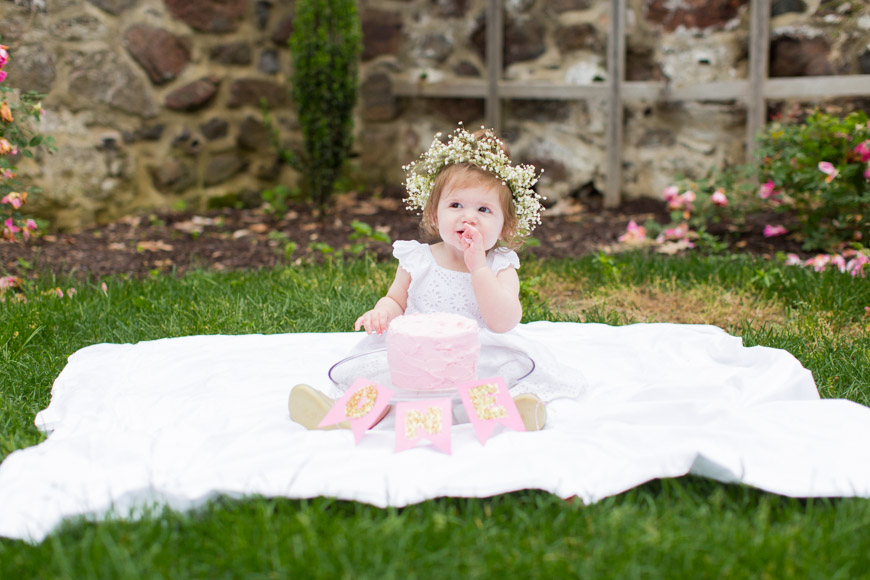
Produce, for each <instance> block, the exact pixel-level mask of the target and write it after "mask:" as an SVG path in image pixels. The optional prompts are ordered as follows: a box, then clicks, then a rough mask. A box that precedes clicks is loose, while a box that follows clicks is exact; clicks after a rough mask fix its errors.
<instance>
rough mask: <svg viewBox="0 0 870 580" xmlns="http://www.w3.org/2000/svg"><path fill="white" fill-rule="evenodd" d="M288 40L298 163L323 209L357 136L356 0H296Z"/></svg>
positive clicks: (359, 37) (359, 46) (311, 194)
mask: <svg viewBox="0 0 870 580" xmlns="http://www.w3.org/2000/svg"><path fill="white" fill-rule="evenodd" d="M289 42H290V50H291V52H292V57H293V73H292V75H291V82H292V85H293V86H292V94H293V99H294V101H295V103H296V108H297V114H298V117H299V124H300V126H301V127H302V134H303V140H304V143H303V145H304V152H303V154H302V158H301V160H300V161H301V163H300V167H299V168H300V170H301V171H302V174H303V186H304V188H305V190H306V193H307V194H308V196H309V199H311V200H312V201H313V202H314V203H315V204H316V205H317V206H318V207H319V208H321V209H324V208H326V206H327V205H328V203H329V199H330V196H331V195H332V190H333V186H334V184H335V181H336V179H337V178H338V177H339V174H340V172H341V169H342V165H343V164H344V161H345V160H346V159H347V157H348V154H349V152H350V147H351V144H352V142H353V109H354V106H355V105H356V100H357V94H358V89H359V79H358V73H357V71H358V63H359V56H360V52H361V51H362V31H361V27H360V22H359V15H358V13H357V7H356V1H355V0H297V2H296V19H295V21H294V31H293V34H292V36H291V37H290V41H289Z"/></svg>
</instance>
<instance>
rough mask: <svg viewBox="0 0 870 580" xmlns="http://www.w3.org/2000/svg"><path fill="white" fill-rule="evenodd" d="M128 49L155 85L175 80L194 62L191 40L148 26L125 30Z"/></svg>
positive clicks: (142, 25)
mask: <svg viewBox="0 0 870 580" xmlns="http://www.w3.org/2000/svg"><path fill="white" fill-rule="evenodd" d="M124 47H125V48H126V49H127V51H128V52H129V53H130V55H131V56H132V57H133V59H134V60H135V61H136V62H138V63H139V65H140V66H141V67H142V68H143V69H145V72H146V73H148V78H149V79H151V82H152V83H154V84H155V85H162V84H166V83H168V82H170V81H172V80H173V79H175V77H177V76H178V75H179V73H181V71H182V70H184V67H186V66H187V64H188V63H189V62H190V42H189V41H187V40H185V39H182V38H179V37H177V36H175V35H174V34H172V33H171V32H169V31H167V30H163V29H162V28H156V27H154V26H148V25H147V24H134V25H133V26H131V27H130V28H128V29H127V30H125V31H124Z"/></svg>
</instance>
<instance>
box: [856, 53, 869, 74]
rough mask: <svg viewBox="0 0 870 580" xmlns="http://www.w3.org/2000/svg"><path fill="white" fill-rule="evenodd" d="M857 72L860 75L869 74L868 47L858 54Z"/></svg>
mask: <svg viewBox="0 0 870 580" xmlns="http://www.w3.org/2000/svg"><path fill="white" fill-rule="evenodd" d="M858 72H859V73H861V74H862V75H870V48H868V49H866V50H864V52H862V53H861V54H859V55H858Z"/></svg>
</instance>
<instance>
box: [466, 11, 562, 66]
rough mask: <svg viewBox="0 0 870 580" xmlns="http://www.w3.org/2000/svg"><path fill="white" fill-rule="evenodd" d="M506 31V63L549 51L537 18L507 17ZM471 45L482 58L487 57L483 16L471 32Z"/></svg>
mask: <svg viewBox="0 0 870 580" xmlns="http://www.w3.org/2000/svg"><path fill="white" fill-rule="evenodd" d="M505 20H506V22H505V31H504V65H505V66H510V65H512V64H514V63H517V62H523V61H529V60H534V59H536V58H538V57H539V56H541V55H542V54H544V53H545V52H546V51H547V44H546V34H545V32H546V31H545V30H544V26H543V24H541V22H540V21H537V20H531V19H523V20H518V19H515V18H511V17H507V18H506V19H505ZM471 45H472V47H473V48H474V50H475V52H476V53H477V54H478V56H480V58H481V60H485V59H486V22H485V20H484V19H483V18H482V17H481V18H478V19H477V21H476V22H475V26H474V30H473V31H472V33H471Z"/></svg>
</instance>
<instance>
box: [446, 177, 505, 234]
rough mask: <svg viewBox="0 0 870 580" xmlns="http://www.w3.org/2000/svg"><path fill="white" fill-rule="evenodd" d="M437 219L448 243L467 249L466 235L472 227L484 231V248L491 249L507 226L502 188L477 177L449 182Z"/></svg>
mask: <svg viewBox="0 0 870 580" xmlns="http://www.w3.org/2000/svg"><path fill="white" fill-rule="evenodd" d="M436 219H437V224H438V233H439V234H440V235H441V239H442V240H443V241H444V243H446V244H448V245H450V246H453V247H455V248H457V249H458V250H460V251H463V250H464V249H465V245H464V244H463V242H462V237H463V234H465V232H466V230H467V229H468V228H469V226H471V227H474V228H475V229H477V231H479V232H480V234H481V236H482V238H483V247H484V248H485V249H486V250H490V249H492V248H493V247H494V246H495V244H496V242H498V240H499V238H500V237H501V234H502V230H503V229H504V211H503V210H502V207H501V201H500V199H499V195H498V188H497V187H495V186H493V185H492V184H491V183H487V182H479V181H476V180H475V181H466V182H459V183H453V184H448V185H447V186H446V187H445V188H444V191H442V193H441V199H440V200H439V201H438V208H437V212H436ZM466 235H467V234H466Z"/></svg>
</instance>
